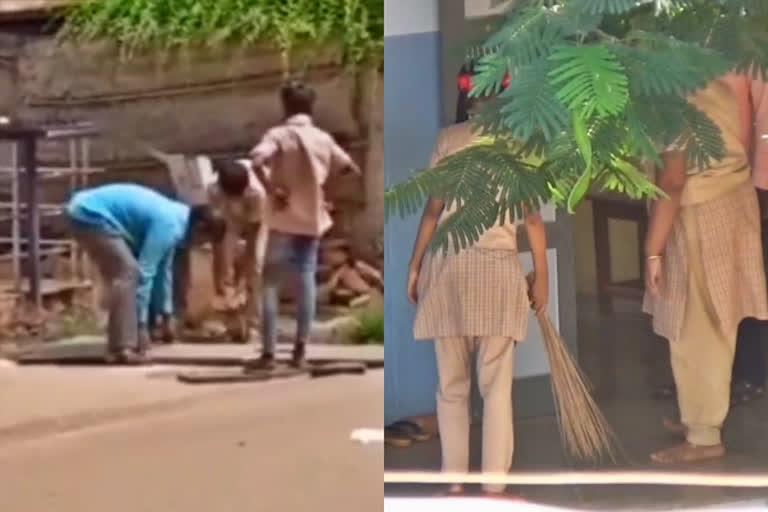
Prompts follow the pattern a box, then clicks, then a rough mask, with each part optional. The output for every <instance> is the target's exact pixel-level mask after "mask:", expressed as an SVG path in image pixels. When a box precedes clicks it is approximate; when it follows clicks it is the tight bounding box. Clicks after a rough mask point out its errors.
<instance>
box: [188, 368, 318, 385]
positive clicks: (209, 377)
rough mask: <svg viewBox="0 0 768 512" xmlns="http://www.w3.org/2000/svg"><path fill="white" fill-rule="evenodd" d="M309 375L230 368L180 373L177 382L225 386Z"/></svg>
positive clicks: (297, 372) (280, 370) (287, 370)
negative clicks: (227, 384) (234, 383)
mask: <svg viewBox="0 0 768 512" xmlns="http://www.w3.org/2000/svg"><path fill="white" fill-rule="evenodd" d="M300 375H309V370H298V369H292V368H280V369H277V370H273V371H261V372H244V371H243V370H242V369H238V368H232V369H224V370H199V371H191V372H180V373H179V374H178V379H179V382H183V383H185V384H225V383H229V382H264V381H265V380H274V379H285V378H288V377H298V376H300Z"/></svg>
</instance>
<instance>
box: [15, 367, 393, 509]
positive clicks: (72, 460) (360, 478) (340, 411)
mask: <svg viewBox="0 0 768 512" xmlns="http://www.w3.org/2000/svg"><path fill="white" fill-rule="evenodd" d="M51 392H52V393H55V390H51ZM383 393H384V383H383V372H382V371H376V372H369V373H368V374H367V375H365V376H349V377H333V378H328V379H319V380H311V381H307V380H303V379H302V380H295V381H282V382H270V383H265V384H256V385H253V386H252V387H249V388H247V389H243V388H233V389H232V390H231V391H226V390H223V391H222V392H221V393H217V394H214V395H212V396H211V397H209V398H208V399H206V400H203V401H199V402H195V403H194V404H191V405H190V406H189V407H188V408H185V409H183V410H174V411H172V412H165V413H153V414H151V415H145V416H142V417H140V418H134V419H131V420H126V421H123V422H120V423H114V424H111V425H106V426H102V427H95V428H92V429H88V430H82V431H78V432H74V433H69V434H59V435H55V436H49V437H47V438H43V439H38V440H35V441H28V442H24V443H18V444H14V445H13V446H4V447H3V451H2V452H0V510H2V511H3V512H5V511H8V512H106V511H110V512H176V511H180V512H181V511H183V512H219V511H220V512H230V511H233V512H234V511H243V512H246V511H247V512H258V511H265V512H266V511H274V512H302V511H310V510H311V511H313V512H317V511H326V510H327V511H334V512H347V511H349V512H368V511H376V510H381V509H382V503H383V486H382V467H383V448H382V446H381V445H380V444H372V445H360V444H357V443H354V442H352V441H350V440H349V435H350V433H351V431H352V430H353V429H356V428H365V427H379V426H380V425H381V424H382V422H383V411H382V402H383Z"/></svg>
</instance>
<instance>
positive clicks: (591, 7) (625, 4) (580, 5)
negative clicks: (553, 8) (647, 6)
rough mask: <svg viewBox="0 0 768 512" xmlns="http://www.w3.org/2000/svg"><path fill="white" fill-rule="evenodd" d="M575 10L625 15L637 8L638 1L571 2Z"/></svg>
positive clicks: (595, 0) (582, 0)
mask: <svg viewBox="0 0 768 512" xmlns="http://www.w3.org/2000/svg"><path fill="white" fill-rule="evenodd" d="M571 3H572V4H574V5H575V8H576V9H578V10H580V11H582V12H585V13H587V14H623V13H625V12H628V11H631V10H632V9H635V8H637V6H638V4H640V3H647V2H638V1H637V0H580V1H577V2H571Z"/></svg>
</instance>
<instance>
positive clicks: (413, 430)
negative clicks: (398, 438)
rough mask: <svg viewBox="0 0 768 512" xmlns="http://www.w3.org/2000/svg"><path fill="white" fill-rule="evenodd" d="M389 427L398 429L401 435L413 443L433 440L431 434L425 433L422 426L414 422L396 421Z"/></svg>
mask: <svg viewBox="0 0 768 512" xmlns="http://www.w3.org/2000/svg"><path fill="white" fill-rule="evenodd" d="M389 427H390V428H392V429H397V430H398V431H399V432H400V433H401V434H403V435H405V436H407V437H409V438H410V439H412V440H413V441H418V442H424V441H429V440H430V439H432V436H431V435H429V433H427V432H424V429H423V428H421V425H419V424H418V423H414V422H412V421H407V420H403V421H396V422H395V423H393V424H391V425H390V426H389Z"/></svg>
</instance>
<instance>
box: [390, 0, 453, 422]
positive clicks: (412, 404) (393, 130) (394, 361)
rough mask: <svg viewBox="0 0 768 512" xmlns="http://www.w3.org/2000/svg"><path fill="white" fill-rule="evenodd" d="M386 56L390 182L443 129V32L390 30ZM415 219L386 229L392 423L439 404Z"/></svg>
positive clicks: (416, 161)
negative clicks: (409, 288)
mask: <svg viewBox="0 0 768 512" xmlns="http://www.w3.org/2000/svg"><path fill="white" fill-rule="evenodd" d="M420 1H424V0H420ZM387 3H388V4H389V3H390V2H389V1H388V2H387ZM390 33H392V32H391V31H390ZM384 58H385V67H384V112H385V116H384V169H385V183H386V186H388V187H389V186H391V185H393V184H396V183H398V182H400V181H403V180H404V179H406V178H407V177H408V176H409V175H410V174H411V172H413V171H414V170H417V169H422V168H424V167H425V166H426V165H427V163H428V161H429V155H430V153H431V151H432V146H433V144H434V142H435V139H436V138H437V135H438V132H439V130H440V115H441V114H440V112H441V109H442V103H441V98H440V90H441V89H442V87H441V84H440V77H441V72H440V36H439V33H438V32H436V31H430V32H421V33H409V34H403V35H392V36H391V37H385V39H384ZM418 222H419V218H418V216H415V217H412V218H408V219H404V220H401V219H399V218H391V219H390V220H389V222H387V224H386V227H385V229H384V246H385V253H384V275H385V276H386V287H385V288H386V289H385V292H384V305H385V306H384V307H385V321H386V327H385V341H384V347H385V356H384V357H385V398H384V416H385V421H386V422H388V423H389V422H391V421H394V420H397V419H399V418H402V417H404V416H409V415H415V414H424V413H432V412H434V406H435V405H434V404H435V390H436V385H437V369H436V367H435V357H434V349H433V346H432V343H431V342H424V341H415V340H414V339H413V315H414V308H413V306H412V305H411V304H410V303H409V302H408V300H407V299H406V298H405V287H406V279H407V273H408V261H409V259H410V256H411V249H412V247H413V240H414V238H415V235H416V229H417V227H418Z"/></svg>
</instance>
